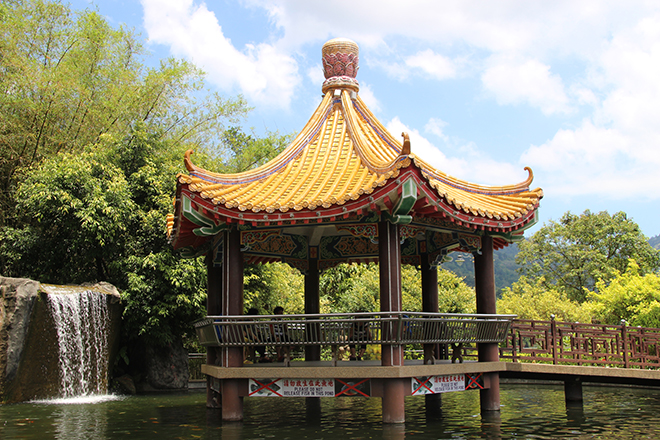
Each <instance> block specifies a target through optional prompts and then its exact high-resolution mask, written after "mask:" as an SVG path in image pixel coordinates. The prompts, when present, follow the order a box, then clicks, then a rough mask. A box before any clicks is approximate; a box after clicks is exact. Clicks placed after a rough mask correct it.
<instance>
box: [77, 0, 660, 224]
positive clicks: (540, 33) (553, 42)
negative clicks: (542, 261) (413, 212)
mask: <svg viewBox="0 0 660 440" xmlns="http://www.w3.org/2000/svg"><path fill="white" fill-rule="evenodd" d="M70 3H71V6H72V7H73V8H74V9H82V8H86V7H92V8H94V7H95V8H98V10H99V11H100V13H101V14H103V15H104V16H105V17H106V18H107V19H108V20H109V21H110V22H111V23H112V24H114V25H119V24H125V25H127V26H129V27H133V28H135V29H136V31H137V32H139V33H140V34H142V36H143V38H144V39H145V40H147V47H148V49H149V50H150V51H151V52H152V54H153V55H152V56H153V62H154V63H155V62H157V60H158V59H160V58H162V57H166V56H170V55H173V56H176V57H180V58H185V59H187V60H190V61H192V62H194V63H195V64H197V65H198V66H200V67H201V68H202V69H204V70H205V71H206V72H207V80H208V82H209V83H210V84H211V85H212V86H213V87H215V88H217V90H218V91H219V92H221V93H223V94H225V95H227V96H235V95H237V94H242V95H243V96H244V97H245V98H246V99H247V100H248V102H249V104H250V105H251V106H253V107H254V111H253V112H252V113H251V115H250V117H249V118H248V120H247V122H246V126H247V127H253V128H254V129H255V131H256V132H257V133H260V132H263V131H264V130H266V129H268V130H279V131H280V132H282V133H290V132H297V131H298V130H300V129H301V128H302V127H303V126H304V124H305V122H306V121H307V119H308V118H309V117H310V116H311V114H312V112H313V110H314V109H315V107H316V106H317V105H318V103H319V102H320V99H321V84H322V82H323V79H324V78H323V73H322V69H321V47H322V45H323V43H325V42H326V41H327V40H329V39H331V38H335V37H346V38H350V39H352V40H354V41H355V42H356V43H357V44H358V45H359V46H360V71H359V73H358V76H357V80H358V81H359V82H360V96H361V97H362V99H364V100H365V101H366V102H367V103H368V105H369V106H370V108H371V110H372V111H373V112H374V114H375V115H376V116H377V117H378V118H379V119H380V121H381V122H382V123H383V124H384V125H385V126H386V127H388V129H389V130H390V131H391V132H392V134H394V135H396V136H399V135H400V133H401V132H402V131H406V132H408V133H409V134H410V139H411V144H412V151H413V152H414V153H415V154H417V155H419V156H421V157H422V158H423V159H424V160H425V161H427V162H429V163H431V164H432V165H434V166H435V167H436V168H438V169H439V170H442V171H444V172H446V173H449V174H451V175H454V176H456V177H458V178H461V179H465V180H469V181H472V182H475V183H481V184H490V185H506V184H511V183H517V182H520V181H523V180H524V179H525V178H526V176H527V173H526V172H525V171H524V170H523V168H524V167H525V166H529V167H531V168H532V170H533V171H534V176H535V179H534V182H533V184H532V186H533V187H541V188H543V190H544V193H545V197H544V199H543V200H542V201H541V209H540V211H539V212H540V221H539V225H541V224H543V223H545V222H546V221H548V220H549V219H553V220H557V219H559V218H560V217H561V215H562V214H563V213H564V212H566V211H569V210H570V211H571V212H573V213H581V212H583V211H584V210H586V209H589V210H591V211H601V210H607V211H608V212H610V213H614V212H617V211H625V212H627V213H628V215H629V217H631V218H632V219H633V220H635V221H636V222H637V223H638V224H639V225H640V226H641V228H642V230H643V232H644V234H645V235H647V236H649V237H651V236H655V235H658V234H660V221H658V215H659V214H660V121H659V119H660V3H658V2H654V1H646V2H645V1H633V0H629V1H626V2H622V1H591V0H581V1H575V0H572V1H561V0H555V1H552V2H548V1H497V2H492V1H479V2H476V1H434V0H423V1H422V0H418V1H415V0H408V1H405V2H403V1H390V0H360V1H355V0H353V1H344V0H335V1H333V2H320V1H310V0H271V1H265V0H244V1H225V0H207V1H200V0H141V1H139V2H138V1H113V0H96V1H87V0H73V1H71V2H70ZM536 229H538V226H537V227H535V228H533V229H532V230H531V231H532V232H533V231H535V230H536Z"/></svg>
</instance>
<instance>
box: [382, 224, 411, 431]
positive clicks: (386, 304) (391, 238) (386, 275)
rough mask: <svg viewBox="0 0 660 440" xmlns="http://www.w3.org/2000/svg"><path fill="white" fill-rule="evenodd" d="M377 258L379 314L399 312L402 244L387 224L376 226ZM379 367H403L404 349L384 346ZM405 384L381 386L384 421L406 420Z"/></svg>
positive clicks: (398, 381)
mask: <svg viewBox="0 0 660 440" xmlns="http://www.w3.org/2000/svg"><path fill="white" fill-rule="evenodd" d="M378 257H379V275H380V311H381V312H399V311H401V243H400V241H399V227H398V226H397V225H394V224H391V223H390V222H387V221H381V222H380V223H379V224H378ZM394 330H395V328H394V326H392V327H390V328H388V327H386V326H384V327H383V333H384V336H385V337H386V336H387V334H388V332H392V331H394ZM381 365H383V366H400V365H403V347H402V346H400V345H390V344H387V345H385V344H383V345H382V348H381ZM405 391H406V390H405V381H404V380H403V379H385V381H384V383H383V397H382V402H383V404H382V407H383V422H384V423H403V422H405V420H406V414H405V408H404V397H405V395H406V392H405Z"/></svg>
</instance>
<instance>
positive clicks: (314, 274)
mask: <svg viewBox="0 0 660 440" xmlns="http://www.w3.org/2000/svg"><path fill="white" fill-rule="evenodd" d="M305 313H307V314H318V313H321V300H320V296H319V260H318V258H310V259H309V269H308V270H307V273H306V274H305ZM307 325H308V326H311V325H312V324H307ZM309 330H311V331H308V333H309V334H311V335H316V337H317V338H318V337H319V335H318V333H319V332H318V328H310V329H309ZM320 360H321V346H320V345H306V346H305V361H320Z"/></svg>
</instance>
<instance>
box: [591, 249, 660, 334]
mask: <svg viewBox="0 0 660 440" xmlns="http://www.w3.org/2000/svg"><path fill="white" fill-rule="evenodd" d="M596 287H597V291H594V292H589V294H588V297H589V299H590V300H592V303H591V304H590V306H591V310H592V313H593V315H594V318H595V319H596V320H597V321H598V322H601V323H603V324H613V325H614V324H620V323H621V320H622V319H624V320H625V321H626V322H627V323H628V324H630V325H639V326H642V327H655V328H658V327H660V276H658V275H657V274H652V273H649V274H646V275H641V274H640V272H639V266H638V264H637V263H636V262H635V261H631V262H630V264H629V265H628V268H627V269H626V271H625V273H623V274H617V276H616V277H615V278H614V279H612V280H611V282H610V283H609V284H607V285H606V284H605V283H604V282H603V281H599V282H598V283H596Z"/></svg>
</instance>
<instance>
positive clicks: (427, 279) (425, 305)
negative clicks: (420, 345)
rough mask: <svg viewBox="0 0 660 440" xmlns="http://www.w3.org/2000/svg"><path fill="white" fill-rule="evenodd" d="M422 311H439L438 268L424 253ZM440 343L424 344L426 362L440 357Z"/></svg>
mask: <svg viewBox="0 0 660 440" xmlns="http://www.w3.org/2000/svg"><path fill="white" fill-rule="evenodd" d="M421 266H422V267H421V271H420V272H421V275H422V311H423V312H430V313H438V311H439V309H438V268H437V267H435V266H431V265H430V264H429V261H428V255H427V254H422V265H421ZM439 355H440V353H439V350H438V344H424V363H427V362H429V361H430V360H431V357H435V359H439V358H440V356H439Z"/></svg>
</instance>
